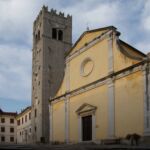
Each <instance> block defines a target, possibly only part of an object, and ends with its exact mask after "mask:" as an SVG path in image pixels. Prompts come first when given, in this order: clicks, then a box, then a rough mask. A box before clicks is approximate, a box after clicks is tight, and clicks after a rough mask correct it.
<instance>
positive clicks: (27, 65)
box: [0, 0, 150, 111]
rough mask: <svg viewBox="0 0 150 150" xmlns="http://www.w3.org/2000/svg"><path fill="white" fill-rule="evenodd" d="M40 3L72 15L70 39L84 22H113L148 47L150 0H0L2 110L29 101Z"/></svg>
mask: <svg viewBox="0 0 150 150" xmlns="http://www.w3.org/2000/svg"><path fill="white" fill-rule="evenodd" d="M44 4H45V5H47V6H48V7H49V9H51V8H54V9H57V10H58V11H62V12H65V14H68V13H69V14H71V15H72V16H73V42H75V41H76V40H77V38H78V37H79V36H80V35H81V34H82V32H84V31H85V30H86V28H87V25H88V26H89V28H90V29H93V28H99V27H104V26H110V25H113V26H115V27H117V28H118V30H119V31H120V32H121V33H122V34H121V38H122V39H123V40H125V41H126V42H128V43H129V44H131V45H133V46H134V47H136V48H137V49H139V50H141V51H142V52H144V53H147V52H149V51H150V0H0V107H1V108H2V109H4V110H6V111H17V110H20V109H21V108H23V107H26V106H27V105H30V101H31V58H32V54H31V49H32V23H33V21H34V19H35V18H36V16H37V15H38V13H39V11H40V9H41V7H42V6H43V5H44Z"/></svg>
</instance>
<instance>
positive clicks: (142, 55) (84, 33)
mask: <svg viewBox="0 0 150 150" xmlns="http://www.w3.org/2000/svg"><path fill="white" fill-rule="evenodd" d="M109 30H114V31H115V32H116V34H118V35H120V32H118V31H117V28H116V27H114V26H107V27H103V28H97V29H93V30H88V31H85V32H83V33H82V34H81V36H80V37H79V39H78V40H77V41H76V42H75V44H74V45H73V46H72V48H71V49H70V50H69V51H68V52H67V53H66V56H68V55H69V54H70V53H71V52H72V51H73V50H74V49H75V47H76V46H77V45H78V43H79V42H80V41H81V40H82V38H83V37H84V36H85V35H87V34H88V33H94V32H100V31H105V32H108V31H109ZM105 32H102V34H104V33H105ZM102 34H101V35H102ZM94 39H95V38H94ZM94 39H91V40H94ZM88 42H91V41H88ZM118 43H119V45H120V46H121V48H123V47H122V46H125V47H128V48H130V49H131V50H132V51H134V52H135V53H136V55H138V56H140V58H139V57H138V58H137V59H138V60H142V57H146V56H147V55H146V54H144V53H142V52H141V51H139V50H138V49H136V48H135V47H133V46H131V45H130V44H128V43H126V42H124V41H122V40H120V39H119V40H118ZM85 44H86V43H85ZM83 46H84V45H83ZM122 53H123V54H124V55H126V56H128V57H130V53H131V52H130V51H128V50H126V51H125V50H124V52H123V51H122ZM136 57H137V56H131V57H130V58H132V59H134V58H136Z"/></svg>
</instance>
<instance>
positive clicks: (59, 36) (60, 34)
mask: <svg viewBox="0 0 150 150" xmlns="http://www.w3.org/2000/svg"><path fill="white" fill-rule="evenodd" d="M58 40H60V41H62V40H63V32H62V30H59V31H58Z"/></svg>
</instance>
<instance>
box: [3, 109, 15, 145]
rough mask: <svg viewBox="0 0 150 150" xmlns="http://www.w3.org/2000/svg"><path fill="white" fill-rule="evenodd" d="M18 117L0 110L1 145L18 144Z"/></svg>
mask: <svg viewBox="0 0 150 150" xmlns="http://www.w3.org/2000/svg"><path fill="white" fill-rule="evenodd" d="M16 116H17V113H14V112H5V111H3V110H2V109H0V143H1V144H8V143H17V137H16V132H17V129H16V124H17V123H16Z"/></svg>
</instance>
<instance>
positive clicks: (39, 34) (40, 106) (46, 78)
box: [31, 6, 72, 143]
mask: <svg viewBox="0 0 150 150" xmlns="http://www.w3.org/2000/svg"><path fill="white" fill-rule="evenodd" d="M71 46H72V17H71V16H70V15H67V16H64V13H61V12H60V13H59V14H58V13H57V12H56V10H53V9H52V10H51V11H48V7H45V6H43V8H42V10H41V11H40V13H39V15H38V17H37V18H36V20H35V21H34V24H33V49H32V120H31V123H32V140H33V142H34V143H35V142H46V143H48V142H49V133H50V131H49V108H48V104H49V103H48V100H49V98H50V97H53V96H55V94H56V92H57V90H58V89H59V87H60V85H61V82H62V80H63V77H64V68H65V59H64V57H65V56H64V55H65V52H66V51H68V50H69V49H70V48H71Z"/></svg>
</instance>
